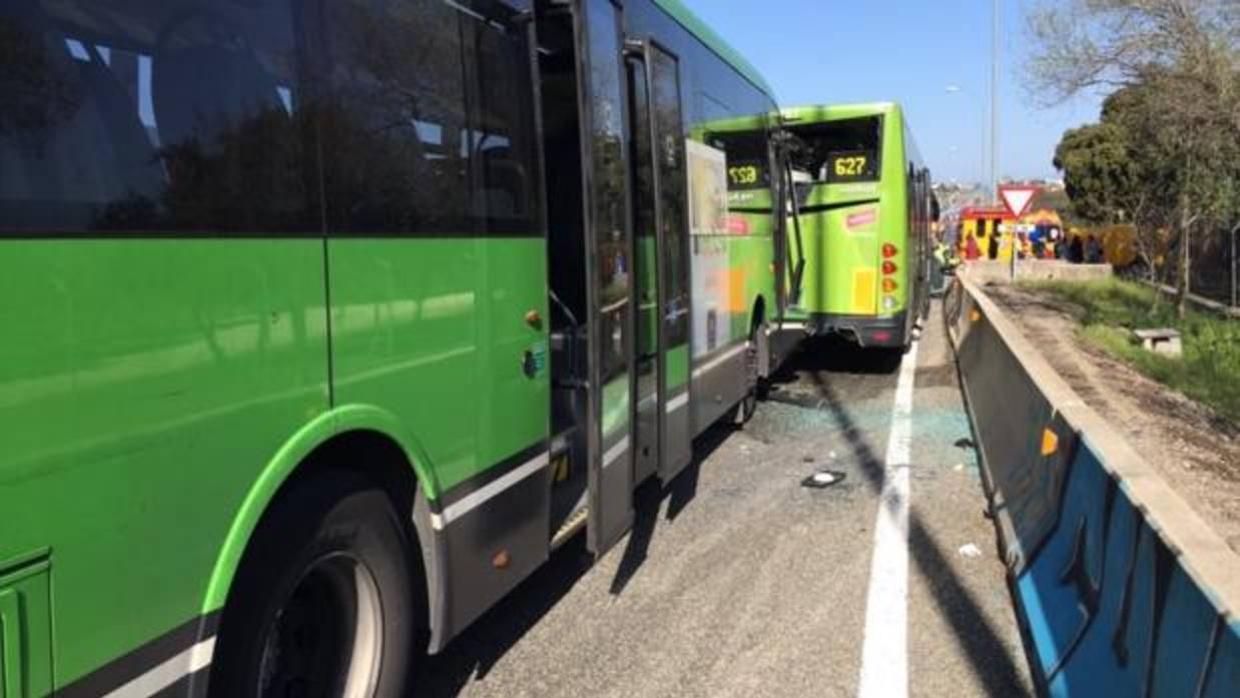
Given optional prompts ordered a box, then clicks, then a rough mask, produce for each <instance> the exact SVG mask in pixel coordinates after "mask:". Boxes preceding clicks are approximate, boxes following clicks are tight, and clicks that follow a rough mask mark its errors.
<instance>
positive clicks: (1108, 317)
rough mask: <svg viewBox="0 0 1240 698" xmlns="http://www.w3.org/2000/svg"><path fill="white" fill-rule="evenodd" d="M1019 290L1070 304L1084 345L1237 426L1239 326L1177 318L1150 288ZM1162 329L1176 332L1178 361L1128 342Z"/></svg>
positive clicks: (1115, 282) (1108, 284)
mask: <svg viewBox="0 0 1240 698" xmlns="http://www.w3.org/2000/svg"><path fill="white" fill-rule="evenodd" d="M1020 286H1022V287H1024V288H1027V289H1030V290H1034V291H1041V292H1044V293H1049V294H1050V295H1052V296H1053V297H1055V298H1056V299H1057V300H1059V301H1061V302H1063V303H1066V304H1069V305H1071V306H1073V307H1074V308H1075V309H1076V310H1077V311H1078V316H1079V317H1080V318H1081V327H1080V329H1079V333H1080V336H1081V337H1082V338H1084V340H1085V341H1086V342H1088V343H1090V344H1092V345H1094V346H1096V347H1099V348H1101V349H1102V350H1104V351H1106V352H1107V353H1109V354H1111V355H1112V356H1114V357H1116V358H1117V359H1120V360H1121V361H1124V362H1126V363H1128V364H1129V365H1131V366H1132V367H1134V368H1136V369H1137V370H1138V371H1140V372H1141V373H1144V374H1145V375H1147V376H1149V377H1150V378H1152V379H1154V380H1156V381H1158V382H1160V383H1162V384H1164V385H1167V386H1169V387H1171V388H1174V389H1176V390H1179V391H1180V392H1182V393H1184V394H1185V395H1187V396H1188V397H1190V398H1192V399H1194V400H1196V401H1198V402H1201V403H1203V404H1206V405H1209V406H1210V407H1212V408H1213V409H1214V410H1215V412H1217V413H1218V414H1220V415H1222V416H1224V417H1226V418H1228V419H1230V420H1232V421H1233V422H1237V423H1240V322H1238V321H1236V320H1229V319H1226V318H1222V317H1219V316H1216V315H1212V314H1208V313H1202V312H1196V311H1190V312H1189V314H1188V317H1186V318H1185V319H1183V320H1180V319H1179V318H1178V317H1177V316H1176V312H1175V307H1174V306H1173V304H1172V302H1171V301H1169V300H1168V299H1166V298H1163V299H1161V301H1160V302H1158V303H1157V304H1155V300H1156V299H1155V294H1154V291H1153V289H1149V288H1146V287H1144V286H1141V285H1140V284H1135V283H1132V282H1129V281H1122V280H1120V279H1106V280H1098V281H1030V282H1022V283H1021V284H1020ZM1165 327H1173V328H1175V329H1177V330H1179V331H1180V336H1181V340H1182V341H1183V344H1184V356H1183V358H1181V359H1172V358H1167V357H1165V356H1161V355H1158V354H1153V353H1150V352H1147V351H1145V350H1144V349H1142V348H1141V346H1140V345H1139V344H1137V343H1136V342H1135V340H1133V339H1132V330H1135V329H1161V328H1165Z"/></svg>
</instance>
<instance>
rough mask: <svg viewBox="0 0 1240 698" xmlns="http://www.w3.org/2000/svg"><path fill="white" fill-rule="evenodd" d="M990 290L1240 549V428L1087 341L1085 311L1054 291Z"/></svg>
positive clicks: (1087, 397)
mask: <svg viewBox="0 0 1240 698" xmlns="http://www.w3.org/2000/svg"><path fill="white" fill-rule="evenodd" d="M985 291H986V293H987V295H989V296H990V297H991V298H992V299H994V300H995V301H996V302H997V303H998V304H999V305H1000V306H1002V307H1003V308H1004V310H1006V311H1007V312H1008V315H1009V317H1010V318H1011V319H1012V320H1014V321H1015V322H1016V324H1017V325H1018V326H1019V327H1020V328H1021V330H1022V331H1023V332H1024V333H1025V336H1026V337H1027V338H1028V339H1029V340H1030V342H1031V343H1032V344H1033V345H1034V346H1036V347H1040V348H1041V349H1042V352H1043V357H1044V358H1046V360H1047V361H1049V362H1050V364H1051V366H1052V367H1054V369H1055V370H1056V371H1058V372H1059V374H1060V376H1062V377H1063V378H1064V380H1066V381H1067V382H1068V383H1069V385H1071V386H1072V388H1073V389H1074V390H1075V391H1076V392H1077V394H1078V395H1080V396H1081V399H1082V400H1084V401H1085V403H1086V404H1088V405H1089V406H1090V407H1092V408H1093V409H1094V410H1095V411H1097V412H1098V413H1099V414H1100V415H1102V416H1103V417H1104V418H1105V419H1106V420H1107V421H1108V422H1110V423H1111V425H1112V426H1113V427H1114V428H1115V429H1116V430H1117V431H1119V432H1121V433H1123V434H1124V435H1126V436H1127V437H1128V439H1129V441H1130V443H1131V444H1132V445H1133V447H1134V448H1136V450H1137V452H1138V453H1141V454H1142V455H1144V456H1145V459H1146V460H1147V461H1149V463H1150V465H1151V466H1153V467H1154V468H1155V469H1156V470H1158V471H1159V472H1160V473H1161V474H1162V476H1163V477H1164V478H1165V479H1166V480H1167V482H1168V483H1169V484H1170V485H1171V487H1172V488H1173V489H1175V491H1176V492H1178V493H1179V494H1180V496H1181V497H1183V498H1184V499H1185V500H1186V501H1187V502H1188V503H1189V505H1190V506H1192V507H1193V509H1195V510H1196V511H1197V513H1198V514H1200V515H1201V517H1202V519H1204V520H1205V521H1206V523H1207V524H1209V525H1210V526H1211V528H1213V529H1214V530H1215V531H1216V532H1218V533H1219V535H1221V536H1222V537H1223V539H1224V540H1225V541H1227V544H1228V545H1229V546H1230V547H1231V549H1232V550H1234V551H1236V552H1237V553H1240V428H1238V427H1237V425H1235V424H1233V423H1231V422H1230V421H1228V420H1225V419H1222V418H1221V417H1219V416H1217V415H1216V414H1215V413H1214V412H1213V411H1212V410H1210V409H1209V408H1207V407H1205V406H1203V405H1201V404H1199V403H1197V402H1194V401H1192V400H1190V399H1188V398H1187V397H1184V396H1183V395H1181V394H1180V393H1178V392H1176V391H1174V390H1171V389H1169V388H1167V387H1166V386H1164V385H1162V384H1160V383H1157V382H1155V381H1153V380H1150V379H1149V378H1147V377H1145V376H1144V375H1142V374H1140V373H1138V372H1137V371H1136V370H1135V369H1132V368H1130V367H1129V366H1128V365H1126V364H1124V363H1122V362H1120V361H1117V360H1116V359H1114V358H1112V357H1111V356H1110V355H1108V354H1106V353H1105V352H1103V351H1102V350H1101V349H1098V348H1096V347H1093V346H1091V345H1089V344H1088V343H1086V342H1085V341H1084V340H1082V339H1081V338H1080V337H1079V335H1078V334H1077V331H1076V330H1077V328H1078V327H1079V324H1080V323H1079V318H1078V317H1077V316H1076V315H1075V314H1074V313H1073V311H1072V310H1071V309H1070V308H1069V307H1065V306H1064V305H1063V304H1062V303H1061V302H1060V301H1058V300H1057V299H1056V298H1054V297H1053V296H1052V295H1050V294H1049V293H1046V292H1042V291H1037V290H1032V289H1026V288H1019V287H1012V286H1007V285H999V284H993V285H987V286H986V287H985Z"/></svg>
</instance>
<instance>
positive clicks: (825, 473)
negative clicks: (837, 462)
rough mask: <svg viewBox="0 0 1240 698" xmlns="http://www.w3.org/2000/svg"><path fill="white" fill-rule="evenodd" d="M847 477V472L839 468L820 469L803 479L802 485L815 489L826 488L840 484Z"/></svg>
mask: <svg viewBox="0 0 1240 698" xmlns="http://www.w3.org/2000/svg"><path fill="white" fill-rule="evenodd" d="M847 477H848V474H847V473H842V472H840V471H838V470H819V471H818V472H816V473H814V474H813V475H810V476H809V477H807V478H805V479H804V480H802V481H801V486H802V487H807V488H809V489H813V490H825V489H827V488H828V487H834V486H836V485H838V484H840V483H841V482H843V481H844V479H845V478H847Z"/></svg>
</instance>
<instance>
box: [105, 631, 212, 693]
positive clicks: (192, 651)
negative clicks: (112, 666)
mask: <svg viewBox="0 0 1240 698" xmlns="http://www.w3.org/2000/svg"><path fill="white" fill-rule="evenodd" d="M214 656H215V638H214V637H209V638H207V639H206V640H203V641H202V642H199V643H198V644H196V645H194V646H193V647H190V648H189V649H187V650H185V651H184V652H182V653H180V654H178V655H177V656H175V657H173V658H172V659H169V660H168V661H166V662H164V663H163V664H160V665H159V666H156V667H155V668H154V669H151V670H150V671H148V672H146V673H145V674H142V675H141V676H138V677H137V678H135V679H133V680H132V681H130V682H129V683H127V684H125V685H124V686H121V687H120V688H118V689H116V690H114V691H111V692H109V693H106V694H104V696H103V698H146V697H147V696H150V695H152V694H155V693H158V692H159V691H162V690H163V689H165V688H167V687H168V686H171V685H172V684H174V683H176V682H177V681H180V680H181V679H182V678H184V677H186V676H189V675H190V674H193V673H196V672H199V671H202V670H203V669H205V668H207V667H209V666H211V660H212V658H213V657H214Z"/></svg>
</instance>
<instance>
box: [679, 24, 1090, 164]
mask: <svg viewBox="0 0 1240 698" xmlns="http://www.w3.org/2000/svg"><path fill="white" fill-rule="evenodd" d="M1034 1H1035V0H1004V3H1003V4H1004V22H1003V38H1004V41H1003V46H1004V51H1003V57H1002V72H1001V82H1000V105H999V114H1000V128H999V133H1000V143H999V172H1000V175H1003V176H1013V177H1020V178H1027V177H1051V176H1055V168H1054V166H1052V165H1051V158H1052V156H1053V154H1054V149H1055V145H1056V144H1057V143H1058V142H1059V137H1060V136H1061V135H1062V134H1063V132H1064V130H1065V129H1067V128H1071V127H1074V126H1078V125H1080V124H1082V123H1085V122H1088V121H1092V120H1094V119H1096V118H1097V115H1098V107H1099V100H1098V98H1097V97H1083V98H1080V99H1076V100H1074V101H1072V102H1071V103H1068V104H1066V105H1062V106H1059V107H1054V108H1050V109H1047V108H1044V107H1043V106H1041V105H1039V104H1037V103H1036V102H1035V101H1034V100H1033V98H1032V97H1031V96H1030V94H1029V92H1028V91H1027V90H1026V89H1025V88H1024V87H1023V86H1022V85H1021V81H1020V78H1021V73H1022V71H1023V68H1022V66H1023V62H1024V56H1025V54H1026V52H1027V47H1028V43H1029V39H1028V33H1027V31H1026V29H1025V13H1026V12H1027V10H1028V8H1029V7H1030V6H1031V3H1032V2H1034ZM684 2H685V4H687V5H688V6H689V7H691V8H692V9H693V10H694V12H696V13H697V14H698V15H700V16H701V17H702V18H703V19H704V20H706V22H707V23H708V24H710V25H711V26H712V27H714V28H715V30H716V31H718V32H719V33H720V34H721V35H722V36H723V37H724V38H725V39H727V40H728V41H729V42H730V43H731V44H732V45H733V46H735V47H736V48H737V49H738V50H739V51H740V52H741V53H743V54H744V55H745V56H746V57H748V58H749V60H750V61H751V62H753V64H754V65H755V66H757V67H758V69H759V70H760V71H762V73H763V74H764V75H765V76H766V78H767V80H768V81H770V83H771V84H772V86H773V87H774V88H775V91H776V93H777V96H778V97H779V100H780V103H781V105H784V106H794V105H799V104H817V103H846V102H855V101H877V100H895V101H898V102H902V103H903V104H904V105H905V107H906V108H907V110H908V113H909V118H910V121H911V124H912V128H913V133H914V136H915V138H916V139H917V142H918V145H919V146H920V149H921V152H922V155H923V156H924V157H925V158H926V160H927V161H928V164H929V166H930V168H931V170H932V171H933V172H934V176H935V178H936V179H938V180H940V181H942V180H948V179H959V180H965V181H979V180H981V179H982V178H983V177H984V176H985V172H986V170H984V169H983V162H984V158H988V155H984V152H985V153H988V152H989V145H988V143H989V140H988V136H987V135H985V134H986V133H988V131H986V130H984V129H988V128H989V123H990V122H989V116H988V111H987V108H988V105H989V99H990V35H991V29H990V28H991V3H990V2H988V1H986V0H887V1H883V0H868V1H863V2H844V1H843V0H684ZM949 85H954V86H957V87H959V88H960V91H959V92H955V93H949V92H948V91H947V88H948V86H949ZM984 147H985V148H986V150H985V151H983V148H984Z"/></svg>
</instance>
